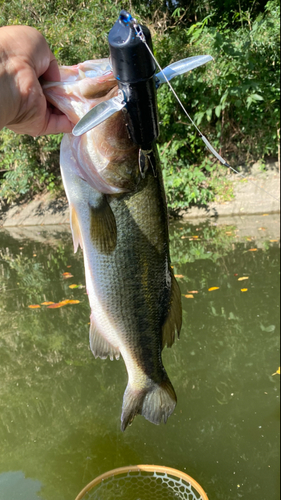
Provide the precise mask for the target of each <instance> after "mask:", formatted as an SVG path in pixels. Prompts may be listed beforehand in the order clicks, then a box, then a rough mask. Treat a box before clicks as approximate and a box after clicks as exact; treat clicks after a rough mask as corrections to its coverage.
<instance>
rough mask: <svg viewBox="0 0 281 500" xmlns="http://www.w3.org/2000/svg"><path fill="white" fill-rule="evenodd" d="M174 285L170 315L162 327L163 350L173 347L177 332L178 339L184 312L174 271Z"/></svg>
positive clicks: (172, 286) (172, 287)
mask: <svg viewBox="0 0 281 500" xmlns="http://www.w3.org/2000/svg"><path fill="white" fill-rule="evenodd" d="M170 272H171V277H172V284H171V298H170V306H169V311H168V315H167V317H166V320H165V323H164V325H163V327H162V348H163V347H165V345H167V347H171V346H172V345H173V343H174V341H175V337H176V332H177V334H178V337H179V335H180V329H181V323H182V310H181V293H180V288H179V285H178V283H177V281H176V279H175V277H174V275H173V272H172V270H171V271H170Z"/></svg>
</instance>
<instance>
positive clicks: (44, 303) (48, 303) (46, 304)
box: [41, 302, 54, 306]
mask: <svg viewBox="0 0 281 500" xmlns="http://www.w3.org/2000/svg"><path fill="white" fill-rule="evenodd" d="M51 304H54V302H41V306H49V305H51Z"/></svg>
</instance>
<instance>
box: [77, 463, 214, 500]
mask: <svg viewBox="0 0 281 500" xmlns="http://www.w3.org/2000/svg"><path fill="white" fill-rule="evenodd" d="M187 477H188V476H187ZM118 498H122V500H151V499H153V500H174V499H176V500H208V498H207V496H202V495H201V493H200V492H198V490H197V489H196V488H195V486H193V485H192V484H191V483H190V482H188V480H186V479H183V478H178V477H175V475H174V474H171V473H168V472H157V471H153V472H147V471H141V470H139V471H127V472H124V473H121V474H118V475H112V476H109V477H106V478H104V479H102V480H101V482H100V483H98V484H96V485H95V486H94V487H93V489H91V490H90V491H87V492H86V493H85V494H84V495H83V496H79V497H78V498H77V500H115V499H118Z"/></svg>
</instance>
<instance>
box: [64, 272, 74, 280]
mask: <svg viewBox="0 0 281 500" xmlns="http://www.w3.org/2000/svg"><path fill="white" fill-rule="evenodd" d="M62 275H63V278H64V279H67V278H73V274H71V273H62Z"/></svg>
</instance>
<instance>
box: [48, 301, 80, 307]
mask: <svg viewBox="0 0 281 500" xmlns="http://www.w3.org/2000/svg"><path fill="white" fill-rule="evenodd" d="M79 303H80V300H72V299H65V300H61V301H60V302H56V303H55V304H54V303H53V304H51V305H50V306H48V309H58V308H59V307H63V306H66V305H67V304H79Z"/></svg>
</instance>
